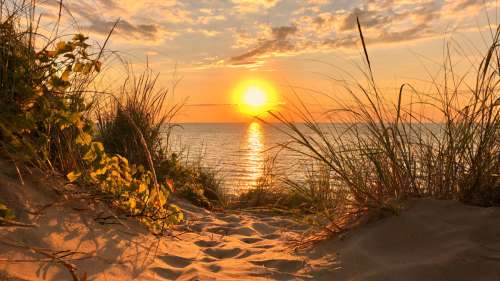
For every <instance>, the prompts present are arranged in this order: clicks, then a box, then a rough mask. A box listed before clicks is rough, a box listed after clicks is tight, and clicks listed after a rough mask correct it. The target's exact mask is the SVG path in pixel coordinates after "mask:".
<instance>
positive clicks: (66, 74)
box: [61, 70, 70, 82]
mask: <svg viewBox="0 0 500 281" xmlns="http://www.w3.org/2000/svg"><path fill="white" fill-rule="evenodd" d="M69 74H70V71H69V70H65V71H64V72H63V73H62V74H61V80H62V81H64V82H68V81H69Z"/></svg>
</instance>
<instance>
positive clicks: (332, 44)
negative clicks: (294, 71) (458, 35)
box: [229, 0, 495, 64]
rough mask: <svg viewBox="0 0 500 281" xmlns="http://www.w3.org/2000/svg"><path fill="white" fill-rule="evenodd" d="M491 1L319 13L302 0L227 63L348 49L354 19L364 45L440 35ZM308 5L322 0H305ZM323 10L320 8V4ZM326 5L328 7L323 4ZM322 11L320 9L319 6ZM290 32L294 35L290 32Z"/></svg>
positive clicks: (418, 1)
mask: <svg viewBox="0 0 500 281" xmlns="http://www.w3.org/2000/svg"><path fill="white" fill-rule="evenodd" d="M494 1H495V0H445V1H433V0H412V1H410V0H380V1H368V0H365V1H361V2H360V3H359V2H358V4H356V5H354V6H352V7H351V8H350V9H336V10H335V9H333V10H326V11H323V12H318V9H319V8H318V6H314V9H312V8H311V6H308V5H307V4H306V5H304V6H300V7H298V8H297V9H296V10H295V11H293V12H292V13H291V15H292V17H291V19H290V25H289V26H281V27H275V28H273V29H272V31H273V32H272V36H267V37H263V38H262V37H261V39H260V40H257V43H255V44H254V46H253V47H252V48H250V50H247V51H245V52H243V53H242V54H240V55H236V56H232V57H231V58H230V60H229V62H230V63H232V64H251V63H256V62H259V63H261V61H262V60H263V59H264V58H267V57H270V56H273V55H293V54H298V53H302V52H314V51H318V50H325V49H326V50H328V49H336V48H352V47H354V46H355V45H356V43H357V42H358V41H359V35H358V31H357V22H356V19H357V18H359V20H360V23H361V25H362V27H363V31H364V35H365V37H366V40H367V42H369V44H392V43H397V42H409V41H414V40H421V39H426V38H432V37H435V36H439V35H442V33H444V32H445V30H443V28H445V27H446V26H450V25H451V26H454V27H455V28H454V30H460V28H457V26H460V25H462V27H464V28H465V27H466V26H468V25H470V23H469V22H470V21H467V22H465V23H463V22H460V21H457V20H456V19H458V18H462V19H464V20H465V19H467V18H470V17H471V16H474V15H476V14H477V12H478V11H480V10H481V9H484V8H488V7H490V8H491V7H492V5H493V4H492V3H494ZM308 3H309V4H312V3H314V4H323V5H324V6H327V4H329V3H326V1H316V0H309V1H308ZM322 9H323V8H322ZM325 9H327V8H325ZM323 10H324V9H323ZM292 35H293V40H291V36H292Z"/></svg>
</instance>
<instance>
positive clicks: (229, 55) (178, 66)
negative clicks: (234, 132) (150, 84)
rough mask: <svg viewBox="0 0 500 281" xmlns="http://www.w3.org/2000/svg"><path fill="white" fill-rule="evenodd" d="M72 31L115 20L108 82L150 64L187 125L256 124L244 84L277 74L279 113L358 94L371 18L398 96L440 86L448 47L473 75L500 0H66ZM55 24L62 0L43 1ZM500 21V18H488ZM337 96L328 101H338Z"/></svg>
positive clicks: (375, 52) (381, 68)
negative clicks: (353, 86)
mask: <svg viewBox="0 0 500 281" xmlns="http://www.w3.org/2000/svg"><path fill="white" fill-rule="evenodd" d="M63 6H64V8H63V9H62V11H61V13H62V25H61V26H62V28H61V29H60V32H62V33H64V32H67V33H73V32H74V29H75V28H76V29H77V30H78V31H79V32H82V33H84V34H86V35H88V36H90V37H91V38H92V40H95V42H96V43H97V44H102V42H103V41H104V40H105V38H106V36H107V34H108V33H109V31H110V30H111V28H112V26H113V25H114V23H115V22H116V21H117V20H119V23H118V25H117V27H116V29H115V31H114V33H113V34H112V36H111V39H110V41H109V44H108V45H107V49H108V50H113V53H111V52H110V53H109V54H108V56H107V60H108V61H107V62H108V64H107V65H108V67H107V68H106V71H107V73H108V74H107V77H108V78H109V77H112V79H111V78H110V79H109V80H107V81H106V83H109V84H114V83H117V82H116V81H119V80H120V79H122V78H123V77H124V76H125V75H126V72H125V69H126V67H125V66H124V65H123V61H126V62H127V63H128V64H129V65H130V66H131V67H132V68H133V69H134V72H140V71H141V69H143V68H144V67H145V66H146V64H147V65H148V67H150V68H151V69H153V70H154V71H156V72H159V73H160V76H159V82H158V83H159V86H161V87H172V85H174V83H175V82H176V81H178V84H176V87H175V91H172V97H171V100H170V102H174V103H184V104H185V105H184V107H183V108H182V110H181V111H180V113H179V114H178V116H177V119H176V120H178V121H179V122H246V121H248V120H250V119H251V116H248V114H243V113H242V112H241V111H240V110H238V106H237V105H236V104H237V101H235V100H234V91H235V89H236V88H238V85H241V83H243V82H244V81H248V80H251V79H254V80H260V81H266V83H269V84H271V85H272V86H273V87H274V88H275V91H276V95H277V96H278V99H279V101H277V102H276V110H283V111H286V108H287V107H288V106H291V105H292V104H294V103H296V102H297V101H298V100H299V99H300V100H301V101H303V102H304V103H305V104H307V105H310V106H311V111H313V112H315V113H318V114H321V112H324V111H327V110H329V109H331V108H332V107H334V106H335V105H333V104H331V101H332V99H331V97H332V96H333V97H335V98H338V99H343V98H345V99H348V97H347V96H346V95H345V93H341V92H342V91H341V90H339V89H340V88H341V86H340V85H338V84H339V81H347V80H348V81H352V80H357V79H358V78H360V79H361V78H362V76H361V75H360V68H363V67H365V66H364V65H363V60H362V48H361V45H360V37H359V34H358V30H357V25H356V17H358V18H359V21H360V23H361V26H362V28H363V33H364V36H365V41H366V44H367V46H368V52H369V56H370V60H371V64H372V66H373V70H374V73H375V76H376V79H377V81H378V83H379V86H380V87H381V88H382V89H384V93H387V97H388V99H390V98H391V97H392V96H394V93H396V92H397V89H398V88H399V86H400V85H401V83H404V82H408V83H413V84H415V85H417V86H418V87H419V88H420V89H422V91H426V90H427V89H428V88H429V87H431V86H429V83H428V81H429V80H430V78H429V77H430V76H431V75H433V74H435V73H439V69H440V67H442V61H443V56H444V55H443V54H444V50H445V47H446V46H449V45H450V44H452V45H453V46H454V47H453V48H450V49H451V52H452V55H453V57H454V63H456V65H457V70H462V71H464V72H465V71H468V70H469V68H470V65H471V63H470V62H471V61H474V62H475V61H477V59H478V57H479V55H480V54H482V52H484V50H485V48H486V46H487V44H488V40H489V38H490V37H491V35H490V31H489V26H493V28H495V27H496V25H497V23H498V22H499V21H498V19H497V18H498V16H497V11H498V8H497V6H498V4H497V3H496V0H445V1H441V0H436V1H432V0H415V1H411V0H380V1H368V0H366V1H364V0H220V1H215V0H213V1H209V0H197V1H195V0H189V1H188V0H184V1H181V0H143V1H141V0H64V1H63ZM38 12H39V13H40V14H41V15H42V22H43V23H44V24H45V28H47V29H50V28H49V26H50V25H51V24H53V23H54V22H55V21H56V19H57V14H58V13H59V0H39V1H38ZM488 22H490V24H488ZM327 96H328V97H327Z"/></svg>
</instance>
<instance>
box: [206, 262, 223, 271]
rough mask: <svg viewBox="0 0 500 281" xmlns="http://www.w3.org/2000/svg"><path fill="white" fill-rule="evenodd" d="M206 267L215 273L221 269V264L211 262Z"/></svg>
mask: <svg viewBox="0 0 500 281" xmlns="http://www.w3.org/2000/svg"><path fill="white" fill-rule="evenodd" d="M207 269H208V270H210V271H211V272H213V273H217V272H219V271H221V269H222V266H220V265H217V264H211V265H209V266H207Z"/></svg>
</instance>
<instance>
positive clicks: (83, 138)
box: [75, 132, 92, 145]
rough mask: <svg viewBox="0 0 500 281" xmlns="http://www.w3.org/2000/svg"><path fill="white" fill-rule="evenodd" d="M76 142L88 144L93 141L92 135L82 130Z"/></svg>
mask: <svg viewBox="0 0 500 281" xmlns="http://www.w3.org/2000/svg"><path fill="white" fill-rule="evenodd" d="M75 142H76V143H77V144H81V145H87V144H90V143H91V142H92V136H91V135H90V134H88V133H85V132H81V133H80V134H79V135H78V136H77V137H76V140H75Z"/></svg>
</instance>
